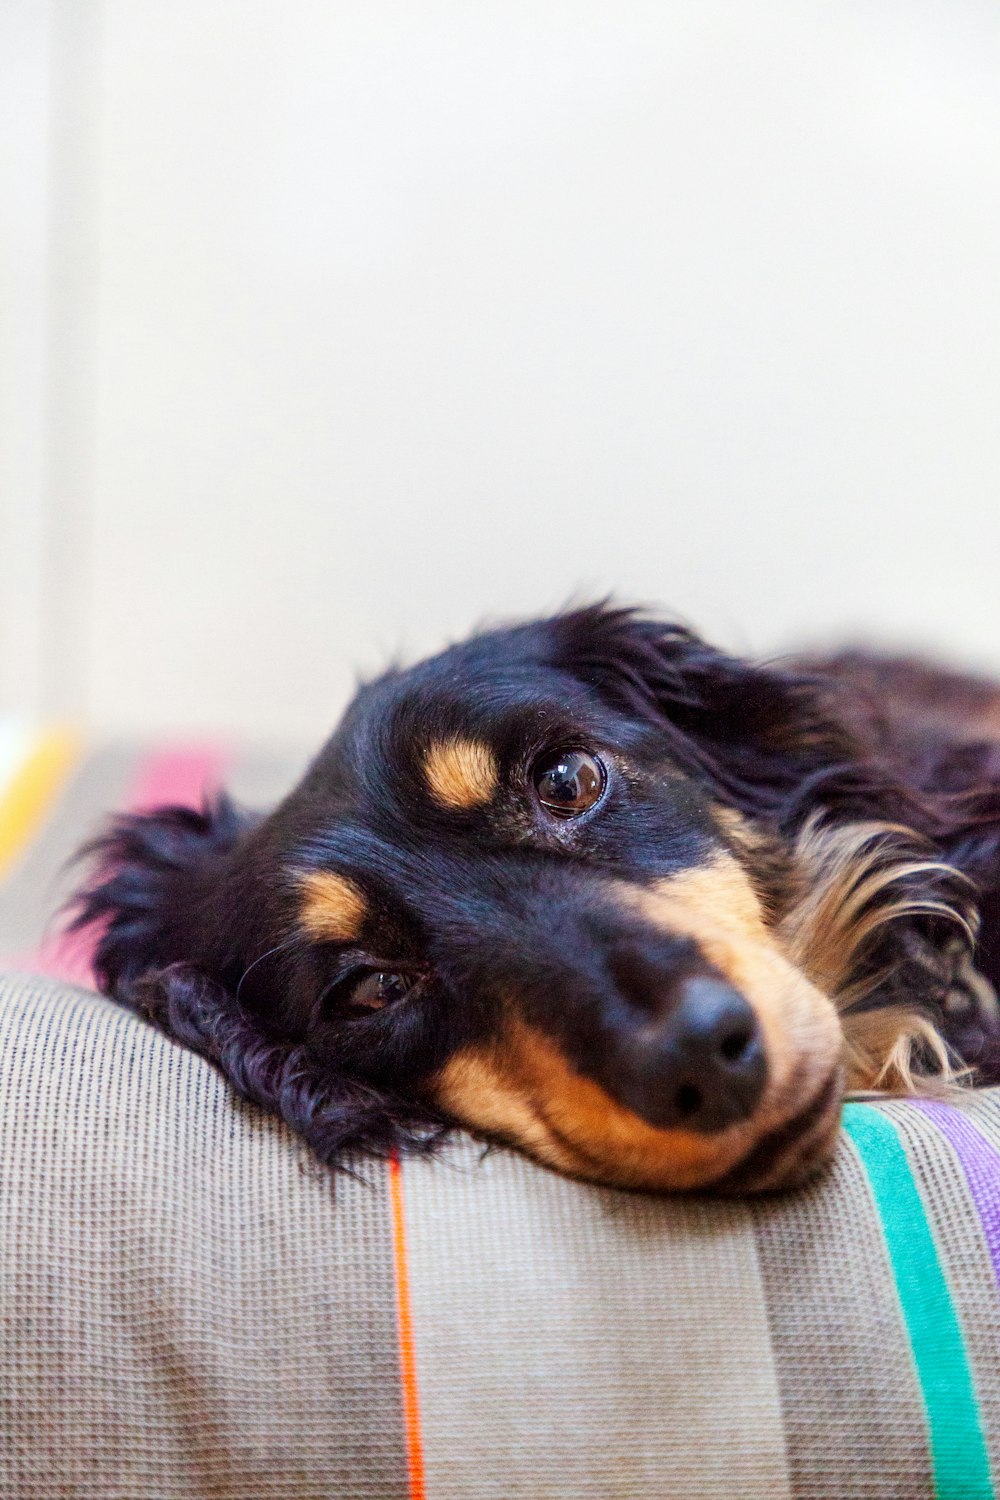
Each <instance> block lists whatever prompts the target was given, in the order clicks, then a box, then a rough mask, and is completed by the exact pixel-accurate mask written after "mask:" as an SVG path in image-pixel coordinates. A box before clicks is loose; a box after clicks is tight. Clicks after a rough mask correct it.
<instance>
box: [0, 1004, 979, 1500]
mask: <svg viewBox="0 0 1000 1500" xmlns="http://www.w3.org/2000/svg"><path fill="white" fill-rule="evenodd" d="M884 1113H885V1114H886V1115H887V1116H889V1117H890V1118H891V1119H892V1120H893V1121H894V1122H895V1124H894V1128H895V1130H896V1131H897V1132H898V1135H899V1139H900V1141H901V1142H902V1143H903V1145H904V1147H905V1152H906V1157H907V1161H908V1164H909V1165H908V1168H907V1170H908V1171H910V1172H912V1174H913V1179H914V1182H915V1183H916V1185H917V1188H918V1190H919V1193H920V1195H921V1199H922V1201H923V1203H924V1205H925V1209H926V1212H927V1216H928V1224H929V1225H930V1227H931V1230H932V1232H933V1236H934V1239H935V1243H936V1253H937V1256H938V1258H939V1260H940V1264H941V1267H942V1271H943V1274H944V1275H945V1277H946V1278H947V1282H948V1286H949V1291H950V1296H951V1298H952V1300H953V1303H954V1309H955V1315H956V1317H957V1319H958V1321H959V1324H960V1326H961V1329H962V1338H963V1340H964V1346H965V1349H966V1352H967V1356H968V1362H969V1367H970V1372H971V1377H972V1383H973V1386H974V1400H975V1402H976V1404H977V1410H978V1412H979V1418H980V1421H981V1428H982V1440H983V1443H984V1445H985V1449H986V1451H987V1452H988V1459H989V1462H990V1463H991V1464H992V1468H993V1471H994V1476H995V1475H996V1471H997V1467H998V1465H1000V1446H998V1441H997V1439H998V1432H1000V1420H998V1416H1000V1301H998V1291H997V1274H998V1272H997V1265H998V1262H997V1260H996V1259H995V1258H994V1254H993V1250H992V1249H991V1247H992V1246H993V1244H994V1241H993V1239H992V1238H989V1239H988V1238H987V1236H986V1230H987V1218H988V1217H989V1216H990V1215H991V1214H992V1213H993V1209H992V1208H991V1204H990V1202H988V1201H987V1202H984V1201H983V1200H982V1189H981V1184H980V1204H979V1209H978V1211H977V1208H976V1206H975V1205H974V1203H973V1201H972V1199H971V1197H970V1186H969V1182H968V1180H967V1177H966V1175H965V1173H964V1170H963V1167H962V1165H961V1162H960V1160H959V1158H958V1157H957V1156H956V1154H955V1151H954V1149H953V1147H952V1146H951V1145H949V1144H948V1141H947V1140H946V1139H945V1138H944V1136H943V1135H942V1134H941V1133H940V1132H939V1131H938V1129H937V1127H936V1126H935V1125H934V1124H933V1123H932V1122H931V1121H930V1120H929V1119H928V1118H925V1117H924V1116H923V1115H922V1114H921V1113H920V1111H919V1110H918V1108H917V1107H916V1106H914V1105H906V1104H899V1105H889V1106H886V1107H885V1110H884ZM966 1114H967V1117H968V1119H969V1121H970V1122H974V1124H975V1129H976V1130H977V1131H978V1132H979V1136H980V1138H981V1140H982V1142H983V1144H984V1146H985V1148H986V1153H987V1157H986V1158H984V1160H985V1159H987V1158H989V1155H990V1153H991V1152H993V1158H992V1159H994V1160H998V1158H997V1157H996V1153H995V1152H994V1151H993V1146H991V1145H990V1142H991V1141H992V1142H995V1143H1000V1124H998V1121H1000V1094H997V1093H996V1092H994V1093H993V1094H992V1095H987V1096H983V1097H982V1098H981V1099H973V1100H971V1101H970V1103H969V1105H968V1106H967V1110H966ZM358 1170H359V1176H360V1180H354V1179H351V1178H340V1179H338V1180H336V1181H335V1180H334V1179H333V1178H332V1177H331V1175H330V1174H329V1173H328V1172H327V1171H325V1170H324V1169H322V1168H320V1167H318V1166H317V1165H316V1164H315V1162H314V1161H313V1159H312V1158H311V1157H310V1155H309V1153H308V1152H307V1150H306V1149H305V1147H304V1146H303V1145H302V1144H301V1142H299V1141H298V1140H296V1139H295V1138H294V1137H292V1136H290V1135H289V1134H288V1132H286V1131H285V1130H284V1129H283V1128H282V1127H281V1126H279V1125H277V1124H276V1123H275V1122H274V1121H272V1120H270V1119H268V1118H266V1117H264V1116H262V1115H261V1114H260V1113H259V1112H258V1111H256V1110H252V1109H249V1108H247V1107H245V1106H243V1105H241V1104H239V1103H238V1102H237V1101H235V1100H234V1099H233V1097H232V1094H231V1093H230V1091H229V1089H228V1088H227V1086H226V1085H225V1083H224V1082H223V1081H222V1079H221V1078H220V1077H219V1076H218V1075H217V1074H216V1073H215V1072H214V1071H213V1070H212V1069H211V1068H210V1067H209V1066H208V1065H207V1064H205V1063H204V1062H203V1061H202V1060H200V1059H199V1058H197V1057H195V1056H193V1055H192V1054H190V1053H188V1052H186V1051H185V1050H184V1049H182V1048H180V1047H178V1046H176V1045H175V1044H173V1043H171V1042H168V1041H167V1040H166V1039H165V1038H163V1037H162V1036H160V1035H159V1034H158V1033H157V1032H155V1031H153V1030H152V1029H151V1028H149V1027H148V1026H146V1025H145V1024H144V1023H143V1022H141V1021H140V1020H138V1019H137V1018H136V1017H135V1016H133V1015H132V1014H131V1013H129V1012H127V1011H124V1010H122V1009H120V1008H119V1007H117V1006H115V1005H113V1004H111V1003H110V1002H108V1001H106V1000H103V999H101V998H99V997H97V996H95V995H93V994H90V993H89V992H86V991H83V990H76V989H72V988H70V987H67V986H65V985H59V984H54V983H52V982H51V981H47V980H43V979H37V978H30V977H26V976H22V977H20V978H16V977H15V978H8V979H6V980H0V1497H2V1500H67V1497H73V1500H76V1497H79V1500H175V1497H176V1500H187V1497H211V1500H214V1497H220V1500H258V1497H259V1500H313V1497H320V1496H322V1497H324V1500H326V1497H337V1500H340V1497H345V1500H353V1497H357V1500H396V1497H404V1496H407V1495H409V1496H412V1497H413V1500H418V1497H426V1500H465V1497H469V1500H479V1497H482V1500H498V1497H501V1496H502V1497H504V1500H507V1497H510V1500H515V1497H523V1500H599V1497H601V1500H603V1497H605V1496H607V1497H616V1500H691V1497H696V1500H713V1497H723V1496H725V1497H727V1500H728V1497H730V1496H732V1497H733V1500H737V1497H738V1500H876V1497H877V1500H924V1497H930V1496H931V1495H932V1494H934V1475H935V1472H936V1471H935V1467H934V1465H935V1461H936V1460H935V1456H934V1452H933V1451H932V1449H933V1444H931V1443H930V1441H929V1429H928V1418H927V1411H926V1407H925V1395H926V1391H925V1390H924V1389H923V1388H922V1386H921V1376H920V1371H919V1370H918V1368H917V1363H916V1362H915V1359H914V1349H913V1346H912V1342H911V1338H910V1334H909V1333H908V1331H907V1326H906V1319H905V1318H904V1315H903V1311H902V1309H901V1305H900V1299H899V1295H898V1285H897V1282H896V1280H895V1279H894V1272H893V1268H892V1265H891V1264H890V1257H889V1254H888V1251H887V1244H886V1238H885V1233H884V1228H885V1226H884V1223H883V1220H882V1218H880V1214H879V1210H878V1208H877V1205H876V1203H875V1201H874V1198H873V1193H872V1187H871V1182H870V1178H869V1175H868V1174H867V1172H866V1169H865V1168H864V1166H863V1164H862V1161H861V1159H860V1158H859V1156H858V1154H857V1148H856V1147H855V1146H854V1145H852V1144H851V1143H849V1142H848V1141H847V1140H846V1138H845V1139H844V1141H843V1142H842V1144H841V1149H840V1152H839V1154H838V1157H837V1159H836V1161H835V1163H834V1166H833V1169H832V1171H831V1172H830V1173H829V1174H828V1175H827V1176H826V1177H825V1178H824V1179H823V1180H821V1181H820V1182H817V1183H816V1184H814V1185H813V1186H811V1187H810V1188H808V1189H807V1190H805V1191H803V1192H801V1193H798V1194H793V1195H789V1196H786V1197H783V1198H778V1199H774V1200H768V1201H765V1202H758V1203H753V1204H740V1203H715V1202H711V1201H709V1200H707V1199H705V1200H697V1199H686V1200H682V1199H678V1198H669V1197H667V1198H656V1197H652V1196H647V1195H642V1194H629V1193H622V1192H617V1191H614V1190H610V1189H600V1188H594V1187H591V1186H588V1185H585V1184H580V1183H574V1182H570V1181H568V1180H566V1179H564V1178H561V1177H559V1176H557V1175H556V1174H553V1173H550V1172H548V1171H546V1170H545V1169H543V1168H541V1167H538V1166H536V1165H535V1164H533V1163H532V1162H529V1161H527V1160H526V1159H524V1158H522V1157H520V1156H518V1155H517V1154H516V1153H513V1152H510V1151H506V1150H500V1149H495V1150H491V1151H490V1152H488V1153H487V1154H486V1155H485V1156H483V1153H482V1148H481V1147H479V1146H477V1145H475V1144H474V1143H472V1142H470V1141H469V1140H468V1138H466V1137H459V1138H458V1140H457V1141H456V1143H455V1144H454V1146H452V1147H451V1148H449V1149H448V1150H447V1151H446V1152H445V1154H444V1155H443V1156H442V1157H441V1158H440V1159H436V1160H434V1161H430V1162H426V1161H406V1162H405V1163H404V1165H403V1170H402V1174H401V1187H402V1195H401V1196H402V1210H403V1213H402V1218H401V1219H400V1218H398V1217H397V1218H395V1219H394V1209H393V1199H392V1195H391V1193H390V1191H389V1178H388V1173H387V1170H386V1169H385V1168H384V1167H383V1166H382V1165H380V1164H377V1163H372V1162H362V1163H359V1164H358ZM989 1181H990V1184H991V1183H992V1179H990V1180H989ZM989 1191H990V1192H991V1191H992V1187H991V1186H990V1189H989ZM988 1196H989V1194H987V1197H988ZM398 1207H399V1204H398V1203H397V1210H398ZM995 1212H996V1217H997V1218H998V1221H1000V1172H998V1174H997V1193H996V1203H995ZM401 1226H402V1227H405V1237H406V1241H407V1247H408V1253H407V1255H406V1265H407V1269H408V1284H409V1308H410V1311H411V1314H412V1325H411V1327H412V1357H413V1369H414V1373H415V1376H416V1381H415V1390H414V1392H413V1394H414V1395H415V1404H414V1405H411V1406H410V1408H409V1413H408V1414H409V1444H408V1441H407V1407H406V1403H405V1402H404V1398H403V1390H404V1380H403V1378H402V1372H403V1371H404V1370H405V1369H407V1368H408V1366H407V1357H406V1351H405V1349H403V1348H401V1340H400V1335H399V1325H398V1323H397V1297H398V1296H399V1295H400V1291H399V1287H400V1283H399V1279H398V1277H397V1274H396V1271H397V1262H396V1258H395V1255H396V1252H395V1249H394V1236H395V1233H396V1231H397V1230H398V1229H399V1228H400V1227H401ZM990 1234H991V1235H992V1229H991V1230H990ZM898 1253H900V1252H899V1249H898V1247H897V1254H898ZM902 1253H903V1254H904V1256H905V1247H904V1250H903V1252H902ZM944 1357H945V1355H944V1353H939V1354H936V1353H935V1352H934V1351H933V1350H931V1351H930V1353H929V1352H928V1350H927V1349H926V1348H925V1349H924V1353H923V1359H924V1365H925V1370H924V1374H925V1375H926V1371H927V1368H929V1365H928V1360H930V1361H931V1362H933V1361H934V1360H935V1359H942V1358H944ZM948 1357H949V1358H953V1357H954V1354H953V1353H952V1355H950V1356H948ZM936 1400H937V1402H938V1417H939V1419H940V1417H941V1395H940V1391H939V1392H938V1395H937V1397H936ZM970 1430H971V1429H970ZM414 1433H416V1439H417V1441H416V1446H414V1441H413V1440H414ZM939 1437H940V1434H939ZM937 1462H938V1463H939V1464H940V1452H939V1453H938V1457H937ZM954 1471H955V1470H954V1464H953V1465H952V1471H951V1472H953V1473H954ZM970 1472H971V1471H970ZM981 1473H982V1469H981V1468H980V1474H981ZM949 1493H950V1491H949ZM990 1493H992V1492H991V1491H990V1490H989V1489H988V1488H984V1487H983V1484H982V1483H981V1482H977V1487H976V1488H974V1489H969V1490H962V1497H963V1500H979V1497H980V1496H981V1497H983V1500H988V1496H989V1495H990ZM956 1494H957V1491H956Z"/></svg>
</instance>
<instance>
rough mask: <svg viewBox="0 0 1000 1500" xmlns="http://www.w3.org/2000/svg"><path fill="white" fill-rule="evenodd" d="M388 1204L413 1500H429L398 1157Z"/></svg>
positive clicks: (391, 1162)
mask: <svg viewBox="0 0 1000 1500" xmlns="http://www.w3.org/2000/svg"><path fill="white" fill-rule="evenodd" d="M389 1205H390V1210H391V1212H392V1248H393V1254H394V1257H395V1266H396V1326H397V1328H398V1330H399V1373H400V1377H401V1379H402V1384H403V1426H404V1428H405V1430H406V1467H407V1469H408V1471H409V1475H410V1500H427V1484H426V1478H425V1475H424V1440H423V1435H422V1434H421V1431H420V1401H419V1398H418V1395H417V1358H416V1350H415V1348H414V1342H413V1309H412V1307H411V1306H410V1271H409V1265H408V1263H407V1259H406V1216H405V1212H404V1207H403V1173H402V1170H401V1168H400V1165H399V1158H398V1156H391V1157H390V1158H389Z"/></svg>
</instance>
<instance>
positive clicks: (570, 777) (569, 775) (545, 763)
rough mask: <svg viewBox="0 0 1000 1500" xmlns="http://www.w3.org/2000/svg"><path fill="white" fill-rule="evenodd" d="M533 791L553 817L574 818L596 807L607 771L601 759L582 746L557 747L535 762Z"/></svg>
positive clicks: (602, 793) (606, 781)
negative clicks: (580, 747)
mask: <svg viewBox="0 0 1000 1500" xmlns="http://www.w3.org/2000/svg"><path fill="white" fill-rule="evenodd" d="M532 777H533V780H534V784H535V793H536V795H537V797H538V800H539V802H540V803H541V804H542V806H543V807H544V808H545V811H546V812H547V813H551V814H552V816H553V817H555V818H578V817H579V816H580V814H581V813H585V812H589V811H590V809H591V808H592V807H596V805H597V803H598V802H600V800H601V798H602V797H603V796H604V788H605V787H606V786H607V784H608V773H607V771H605V769H604V765H603V762H602V761H600V760H598V758H597V756H596V755H590V754H588V752H587V751H586V750H558V751H556V753H555V754H554V755H553V754H549V755H545V756H543V757H542V758H541V759H540V760H538V761H536V762H535V765H534V768H533V771H532Z"/></svg>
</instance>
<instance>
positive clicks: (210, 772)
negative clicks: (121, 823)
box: [6, 744, 232, 985]
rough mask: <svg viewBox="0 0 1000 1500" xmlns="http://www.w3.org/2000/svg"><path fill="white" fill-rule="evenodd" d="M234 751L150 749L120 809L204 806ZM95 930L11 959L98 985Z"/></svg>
mask: <svg viewBox="0 0 1000 1500" xmlns="http://www.w3.org/2000/svg"><path fill="white" fill-rule="evenodd" d="M231 760H232V756H231V754H230V752H229V750H228V749H227V748H226V747H225V746H223V745H218V744H187V745H171V746H169V747H166V748H164V749H162V750H153V751H150V753H149V754H148V755H144V756H143V757H142V759H141V760H140V761H139V764H138V766H137V767H136V770H135V774H134V776H133V778H132V783H131V786H130V787H129V789H128V792H127V793H126V796H125V798H124V801H123V804H122V808H121V809H119V810H120V811H125V812H130V813H142V812H151V811H152V810H153V809H154V808H157V807H166V806H168V805H174V806H180V807H200V806H201V804H202V802H203V801H204V800H205V797H206V796H210V795H211V794H212V793H213V792H215V791H218V789H219V788H220V786H221V785H222V782H223V780H224V777H225V773H226V771H227V769H228V767H229V765H230V763H231ZM93 953H94V934H93V933H89V932H78V933H60V932H56V933H52V934H51V935H50V936H48V937H46V938H44V939H43V940H42V942H41V944H40V945H39V947H38V948H36V949H35V950H34V951H32V952H29V953H26V954H20V955H15V956H14V957H13V958H11V959H8V960H6V962H8V963H9V964H10V965H11V966H12V967H15V968H20V969H28V970H29V971H30V972H32V973H36V974H47V975H48V976H49V977H50V978H52V979H65V980H68V981H69V982H70V983H71V984H83V985H93V983H94V975H93V969H92V960H93Z"/></svg>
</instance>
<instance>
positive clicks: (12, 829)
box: [0, 730, 80, 880]
mask: <svg viewBox="0 0 1000 1500" xmlns="http://www.w3.org/2000/svg"><path fill="white" fill-rule="evenodd" d="M79 754H80V742H79V740H78V739H77V737H76V736H75V735H72V734H69V733H68V732H67V731H65V730H55V731H53V732H51V733H50V734H46V735H44V736H43V738H42V739H40V740H39V742H38V744H37V745H36V746H35V748H34V749H33V750H32V752H31V754H30V755H29V756H28V758H27V760H25V761H24V762H23V764H22V765H21V766H20V768H19V769H18V770H17V771H15V773H14V775H13V776H12V777H11V779H10V781H9V782H8V784H7V792H6V795H5V796H4V797H3V798H2V799H0V880H2V879H3V877H4V876H5V875H6V873H7V871H8V870H9V869H10V867H11V865H12V864H13V863H14V861H15V860H16V859H17V858H18V856H19V855H20V854H22V853H23V851H24V850H25V849H26V848H27V847H28V845H29V844H30V843H31V840H32V838H33V837H34V835H35V833H36V832H37V830H38V829H39V828H40V827H41V824H42V823H43V822H44V820H45V816H46V814H47V813H48V812H49V810H50V809H51V808H52V806H53V805H54V803H55V801H56V798H57V797H58V795H59V793H60V791H61V790H62V788H63V785H64V783H65V781H66V779H67V777H68V776H69V773H70V771H71V770H72V768H73V764H74V762H75V761H76V760H77V758H78V756H79Z"/></svg>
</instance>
